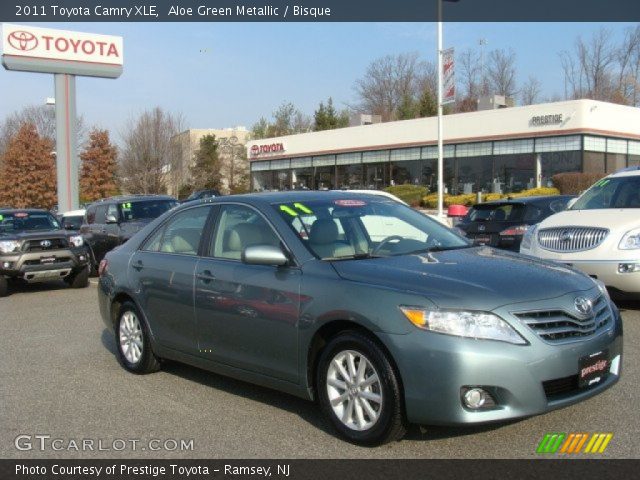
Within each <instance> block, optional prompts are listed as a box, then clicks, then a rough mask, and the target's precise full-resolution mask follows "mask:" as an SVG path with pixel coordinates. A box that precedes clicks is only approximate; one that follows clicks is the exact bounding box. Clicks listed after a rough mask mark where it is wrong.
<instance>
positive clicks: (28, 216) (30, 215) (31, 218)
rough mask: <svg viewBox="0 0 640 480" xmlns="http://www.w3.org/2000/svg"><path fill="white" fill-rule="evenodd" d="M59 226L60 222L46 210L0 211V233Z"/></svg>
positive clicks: (48, 228) (52, 228) (49, 228)
mask: <svg viewBox="0 0 640 480" xmlns="http://www.w3.org/2000/svg"><path fill="white" fill-rule="evenodd" d="M59 228H60V223H58V221H57V220H56V219H55V217H54V216H53V215H51V214H49V213H47V212H15V213H0V234H5V235H6V234H11V233H20V232H27V231H34V230H58V229H59Z"/></svg>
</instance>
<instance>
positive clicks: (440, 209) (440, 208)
mask: <svg viewBox="0 0 640 480" xmlns="http://www.w3.org/2000/svg"><path fill="white" fill-rule="evenodd" d="M436 1H437V2H438V216H439V217H443V216H444V208H443V207H444V174H443V170H444V146H443V133H442V131H443V128H442V100H443V99H442V96H443V95H442V53H443V52H442V2H443V1H444V2H457V1H458V0H436Z"/></svg>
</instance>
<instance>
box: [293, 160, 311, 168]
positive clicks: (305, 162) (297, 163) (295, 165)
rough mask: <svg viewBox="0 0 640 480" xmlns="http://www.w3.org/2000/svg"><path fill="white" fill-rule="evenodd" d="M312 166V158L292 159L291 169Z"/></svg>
mask: <svg viewBox="0 0 640 480" xmlns="http://www.w3.org/2000/svg"><path fill="white" fill-rule="evenodd" d="M310 166H311V157H299V158H292V159H291V168H306V167H310Z"/></svg>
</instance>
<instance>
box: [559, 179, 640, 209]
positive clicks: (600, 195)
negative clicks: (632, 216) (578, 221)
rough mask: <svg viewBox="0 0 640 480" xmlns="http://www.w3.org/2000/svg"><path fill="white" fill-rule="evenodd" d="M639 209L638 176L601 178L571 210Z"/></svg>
mask: <svg viewBox="0 0 640 480" xmlns="http://www.w3.org/2000/svg"><path fill="white" fill-rule="evenodd" d="M603 208H640V176H638V175H634V176H630V177H613V178H603V179H602V180H600V181H599V182H596V183H595V184H594V185H593V186H592V187H591V188H590V189H589V190H587V191H586V192H585V193H584V194H583V195H582V196H581V197H580V198H578V200H577V201H576V203H575V204H574V205H573V206H572V207H571V210H597V209H603Z"/></svg>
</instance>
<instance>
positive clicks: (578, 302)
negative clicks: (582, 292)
mask: <svg viewBox="0 0 640 480" xmlns="http://www.w3.org/2000/svg"><path fill="white" fill-rule="evenodd" d="M573 304H574V305H575V307H576V310H577V311H578V312H579V313H581V314H582V315H591V314H592V313H593V302H592V301H591V300H589V299H588V298H585V297H576V299H575V300H574V301H573Z"/></svg>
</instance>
